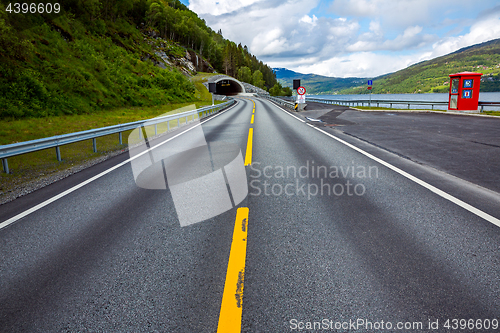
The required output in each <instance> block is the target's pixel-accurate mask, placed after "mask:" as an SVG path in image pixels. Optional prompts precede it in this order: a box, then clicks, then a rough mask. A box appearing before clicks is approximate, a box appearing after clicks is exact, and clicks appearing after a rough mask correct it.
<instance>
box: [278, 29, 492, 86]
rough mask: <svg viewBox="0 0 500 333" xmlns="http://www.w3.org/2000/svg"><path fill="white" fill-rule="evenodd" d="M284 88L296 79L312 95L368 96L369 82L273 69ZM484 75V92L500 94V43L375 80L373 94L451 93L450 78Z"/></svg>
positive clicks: (411, 67)
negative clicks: (454, 76) (461, 74)
mask: <svg viewBox="0 0 500 333" xmlns="http://www.w3.org/2000/svg"><path fill="white" fill-rule="evenodd" d="M273 70H274V71H275V72H276V78H277V79H278V81H279V82H280V83H281V84H282V85H284V86H290V87H291V86H292V82H293V79H301V84H302V85H304V86H305V87H306V88H307V92H308V93H311V94H337V93H338V94H367V93H369V90H367V89H366V87H367V80H368V79H367V78H335V77H327V76H321V75H314V74H301V73H297V72H293V71H290V70H288V69H285V68H274V69H273ZM465 71H470V72H479V73H483V77H482V79H481V91H500V39H494V40H491V41H488V42H485V43H481V44H477V45H472V46H468V47H465V48H462V49H460V50H458V51H455V52H453V53H450V54H448V55H445V56H442V57H438V58H435V59H432V60H428V61H423V62H420V63H418V64H414V65H412V66H409V67H407V68H405V69H402V70H400V71H397V72H395V73H390V74H385V75H381V76H378V77H376V78H374V79H373V90H372V92H373V93H376V94H385V93H387V94H388V93H394V94H397V93H400V94H401V93H431V92H448V89H449V86H448V84H449V75H450V74H454V73H459V72H465Z"/></svg>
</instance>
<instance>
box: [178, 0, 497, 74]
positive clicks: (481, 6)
mask: <svg viewBox="0 0 500 333" xmlns="http://www.w3.org/2000/svg"><path fill="white" fill-rule="evenodd" d="M182 2H183V3H184V4H186V5H187V6H188V7H189V8H190V9H191V10H193V11H194V12H196V13H197V14H198V16H200V17H201V18H204V19H205V20H206V22H207V24H208V25H209V26H210V27H211V28H212V29H214V30H219V29H222V33H223V35H224V37H225V38H228V39H230V40H232V41H234V42H236V43H241V44H242V45H247V46H248V48H249V49H250V52H252V53H253V54H254V55H256V56H257V57H258V58H259V59H261V60H262V61H264V62H265V63H267V64H269V65H270V66H271V67H285V68H288V69H291V70H295V71H298V72H302V73H315V74H320V75H327V76H335V77H352V76H356V77H375V76H378V75H382V74H386V73H390V72H394V71H397V70H399V69H402V68H405V67H407V66H409V65H411V64H414V63H417V62H420V61H423V60H428V59H432V58H435V57H438V56H441V55H445V54H448V53H451V52H454V51H456V50H458V49H460V48H462V47H466V46H470V45H474V44H478V43H482V42H485V41H488V40H491V39H496V38H500V3H499V2H498V0H475V1H472V0H309V1H304V0H189V1H188V0H182Z"/></svg>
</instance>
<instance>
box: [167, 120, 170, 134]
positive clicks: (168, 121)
mask: <svg viewBox="0 0 500 333" xmlns="http://www.w3.org/2000/svg"><path fill="white" fill-rule="evenodd" d="M168 131H170V120H167V132H168Z"/></svg>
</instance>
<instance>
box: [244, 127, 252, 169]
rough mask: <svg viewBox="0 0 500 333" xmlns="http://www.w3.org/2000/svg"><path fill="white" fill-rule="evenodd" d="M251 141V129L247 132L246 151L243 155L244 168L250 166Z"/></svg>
mask: <svg viewBox="0 0 500 333" xmlns="http://www.w3.org/2000/svg"><path fill="white" fill-rule="evenodd" d="M252 141H253V128H250V129H249V130H248V141H247V151H246V153H245V166H247V165H250V164H252Z"/></svg>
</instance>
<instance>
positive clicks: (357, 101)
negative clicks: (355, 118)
mask: <svg viewBox="0 0 500 333" xmlns="http://www.w3.org/2000/svg"><path fill="white" fill-rule="evenodd" d="M307 101H310V102H317V103H325V104H339V105H346V106H364V105H365V104H366V105H367V106H371V104H376V105H377V107H379V105H380V104H384V105H389V107H390V108H392V105H393V104H394V105H408V109H410V105H430V106H431V109H432V110H434V105H446V106H448V102H440V101H398V100H394V101H390V100H379V99H372V100H371V102H370V100H367V99H353V100H345V99H319V98H307ZM478 104H479V106H480V107H481V109H480V112H483V111H484V106H497V107H500V102H479V103H478Z"/></svg>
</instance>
